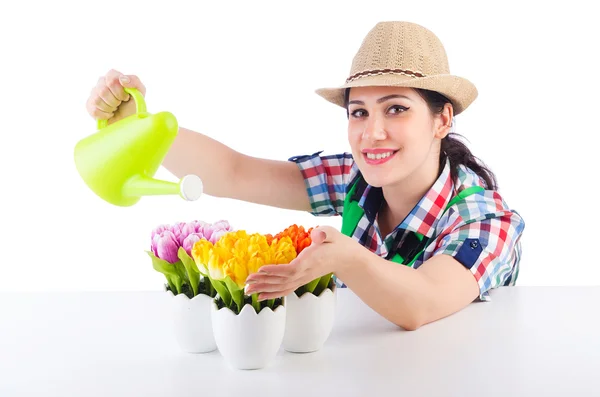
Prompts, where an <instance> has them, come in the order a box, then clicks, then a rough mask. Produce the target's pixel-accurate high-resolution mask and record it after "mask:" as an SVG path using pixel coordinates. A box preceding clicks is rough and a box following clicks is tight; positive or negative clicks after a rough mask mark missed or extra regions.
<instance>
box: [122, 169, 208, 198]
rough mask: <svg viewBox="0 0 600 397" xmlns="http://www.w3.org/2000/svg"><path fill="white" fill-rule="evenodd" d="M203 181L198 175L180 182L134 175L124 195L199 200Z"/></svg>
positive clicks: (124, 188) (126, 186) (124, 189)
mask: <svg viewBox="0 0 600 397" xmlns="http://www.w3.org/2000/svg"><path fill="white" fill-rule="evenodd" d="M202 190H203V186H202V180H201V179H200V178H198V177H197V176H196V175H186V176H184V177H183V178H181V179H180V180H179V182H169V181H162V180H160V179H154V178H152V177H148V176H144V175H134V176H133V177H132V178H131V179H129V180H127V182H125V184H124V185H123V189H122V192H123V195H124V196H128V197H138V198H139V197H142V196H158V195H168V194H171V195H179V196H180V197H181V198H183V199H184V200H188V201H194V200H198V199H199V198H200V196H201V195H202Z"/></svg>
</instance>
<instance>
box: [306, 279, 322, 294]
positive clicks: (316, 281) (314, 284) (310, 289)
mask: <svg viewBox="0 0 600 397" xmlns="http://www.w3.org/2000/svg"><path fill="white" fill-rule="evenodd" d="M320 281H321V277H319V278H315V279H314V280H313V281H311V282H310V283H308V284H306V291H307V292H310V293H311V294H312V293H313V291H314V290H315V288H316V287H317V285H318V284H319V282H320Z"/></svg>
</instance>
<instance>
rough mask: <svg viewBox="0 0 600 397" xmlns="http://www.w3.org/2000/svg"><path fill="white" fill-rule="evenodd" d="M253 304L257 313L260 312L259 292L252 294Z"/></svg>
mask: <svg viewBox="0 0 600 397" xmlns="http://www.w3.org/2000/svg"><path fill="white" fill-rule="evenodd" d="M252 306H253V307H254V310H256V313H260V303H259V302H258V293H255V294H252Z"/></svg>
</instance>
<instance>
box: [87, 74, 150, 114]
mask: <svg viewBox="0 0 600 397" xmlns="http://www.w3.org/2000/svg"><path fill="white" fill-rule="evenodd" d="M125 87H129V88H137V89H138V91H140V93H141V94H142V95H145V94H146V87H145V86H144V84H142V82H141V81H140V79H139V78H138V77H137V76H135V75H124V74H123V73H121V72H119V71H117V70H114V69H113V70H110V71H109V72H108V73H107V74H106V75H105V76H102V77H100V78H99V79H98V81H97V83H96V86H95V87H94V88H93V89H92V91H91V92H90V96H89V98H88V101H87V103H86V109H87V111H88V113H89V114H90V115H91V116H92V117H94V118H95V119H97V120H99V119H101V120H108V119H110V118H111V117H113V116H114V114H115V112H116V111H117V108H118V107H119V105H121V103H123V102H126V101H129V99H130V95H129V94H128V93H127V92H125Z"/></svg>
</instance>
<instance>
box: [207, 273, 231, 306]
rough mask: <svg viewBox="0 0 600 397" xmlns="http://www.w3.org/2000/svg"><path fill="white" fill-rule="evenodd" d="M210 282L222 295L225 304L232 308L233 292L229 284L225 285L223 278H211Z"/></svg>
mask: <svg viewBox="0 0 600 397" xmlns="http://www.w3.org/2000/svg"><path fill="white" fill-rule="evenodd" d="M210 282H211V284H212V286H213V287H215V290H216V291H217V293H218V294H219V296H220V297H221V300H222V301H223V303H224V304H225V306H227V307H228V308H231V294H230V293H229V291H228V290H227V286H226V285H225V283H224V282H223V281H221V280H212V279H211V280H210Z"/></svg>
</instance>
